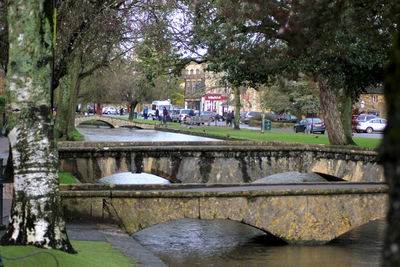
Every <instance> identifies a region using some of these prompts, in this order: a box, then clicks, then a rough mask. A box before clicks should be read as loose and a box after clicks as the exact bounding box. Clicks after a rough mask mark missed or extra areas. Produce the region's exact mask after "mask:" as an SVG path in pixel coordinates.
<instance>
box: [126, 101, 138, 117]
mask: <svg viewBox="0 0 400 267" xmlns="http://www.w3.org/2000/svg"><path fill="white" fill-rule="evenodd" d="M137 104H138V102H137V101H131V102H130V103H129V105H130V110H129V117H128V119H129V120H133V113H134V112H135V108H136V106H137Z"/></svg>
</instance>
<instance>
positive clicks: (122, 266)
mask: <svg viewBox="0 0 400 267" xmlns="http://www.w3.org/2000/svg"><path fill="white" fill-rule="evenodd" d="M71 242H72V246H73V247H74V248H75V250H77V251H78V254H68V253H65V252H61V251H58V250H49V249H40V248H36V247H33V246H1V247H0V255H1V256H2V260H3V264H4V266H5V267H11V266H19V267H25V266H26V267H28V266H29V267H30V266H42V267H47V266H56V260H55V259H54V257H55V258H56V259H57V261H58V263H59V266H85V267H97V266H107V267H128V266H129V267H132V266H135V264H134V263H133V262H132V261H131V260H130V259H129V258H127V257H125V256H124V255H123V254H122V253H121V252H120V251H118V250H115V249H113V248H112V247H111V245H110V244H109V243H108V242H100V241H71ZM40 252H45V253H41V254H38V255H34V256H32V257H27V258H24V259H20V260H7V259H6V258H4V257H7V258H17V257H23V256H26V255H28V254H34V253H40ZM48 253H51V254H52V255H54V257H52V256H51V255H49V254H48Z"/></svg>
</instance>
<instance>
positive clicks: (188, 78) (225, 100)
mask: <svg viewBox="0 0 400 267" xmlns="http://www.w3.org/2000/svg"><path fill="white" fill-rule="evenodd" d="M207 66H208V63H207V62H204V61H200V60H192V61H190V62H189V63H188V64H187V65H186V67H185V68H184V69H183V71H182V81H183V83H182V86H184V88H185V97H184V101H185V108H187V109H194V110H200V111H215V112H217V113H219V114H224V113H225V112H227V111H229V110H234V108H235V101H234V95H233V91H232V89H231V88H230V87H228V86H226V85H224V84H223V76H224V73H215V72H212V71H206V68H207ZM241 91H242V94H241V104H242V108H241V110H242V111H249V110H254V111H259V110H260V109H261V108H260V103H259V99H260V98H259V93H258V92H257V91H256V90H254V89H253V88H245V89H241Z"/></svg>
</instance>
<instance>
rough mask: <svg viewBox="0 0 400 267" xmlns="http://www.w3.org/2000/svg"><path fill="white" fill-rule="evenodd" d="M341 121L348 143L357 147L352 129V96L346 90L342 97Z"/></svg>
mask: <svg viewBox="0 0 400 267" xmlns="http://www.w3.org/2000/svg"><path fill="white" fill-rule="evenodd" d="M340 99H341V101H340V119H341V121H342V124H343V129H344V134H345V136H346V140H347V143H348V144H349V145H355V144H356V143H354V141H353V137H352V135H351V134H352V128H351V117H352V116H351V115H352V112H353V101H352V98H351V96H349V95H348V94H347V93H346V91H345V90H343V93H342V94H341V97H340Z"/></svg>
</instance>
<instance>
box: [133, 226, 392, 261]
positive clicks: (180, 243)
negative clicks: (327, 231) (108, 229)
mask: <svg viewBox="0 0 400 267" xmlns="http://www.w3.org/2000/svg"><path fill="white" fill-rule="evenodd" d="M384 227H385V223H384V221H383V220H379V221H375V222H371V223H369V224H366V225H364V226H362V227H359V228H357V229H355V230H353V231H351V232H349V233H347V234H345V235H343V236H341V237H339V238H338V239H336V240H334V241H332V242H330V243H329V244H327V245H324V246H292V245H283V246H282V245H270V244H269V243H268V241H266V237H267V235H266V234H265V233H264V232H262V231H259V230H257V229H254V228H252V227H250V226H246V225H243V224H240V223H236V222H232V221H228V220H210V221H207V220H196V219H183V220H176V221H171V222H168V223H164V224H159V225H156V226H153V227H150V228H147V229H144V230H142V231H140V232H138V233H136V234H134V235H133V238H135V239H136V240H137V241H138V242H139V243H141V244H142V245H144V246H146V247H147V248H148V249H150V250H152V251H153V253H154V254H155V255H156V256H158V257H159V258H161V259H162V260H163V261H164V262H165V263H166V264H168V266H175V267H181V266H182V267H183V266H233V267H236V266H246V267H252V266H280V267H281V266H299V267H301V266H307V267H308V266H324V267H330V266H332V267H337V266H355V267H358V266H360V267H361V266H379V265H380V255H381V250H382V246H383V233H384Z"/></svg>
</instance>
